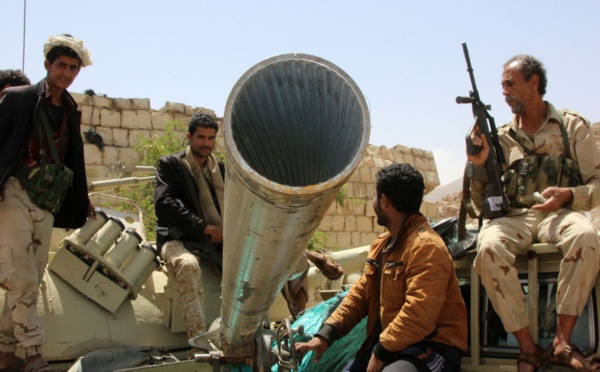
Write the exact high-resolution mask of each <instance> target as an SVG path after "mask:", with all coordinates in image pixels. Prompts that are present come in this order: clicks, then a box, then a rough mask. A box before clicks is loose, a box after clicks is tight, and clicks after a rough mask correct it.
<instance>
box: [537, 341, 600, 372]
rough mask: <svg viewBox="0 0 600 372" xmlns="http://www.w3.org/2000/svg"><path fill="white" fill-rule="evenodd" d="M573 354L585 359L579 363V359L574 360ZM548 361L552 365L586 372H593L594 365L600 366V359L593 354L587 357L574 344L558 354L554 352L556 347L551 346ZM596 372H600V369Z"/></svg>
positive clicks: (568, 345)
mask: <svg viewBox="0 0 600 372" xmlns="http://www.w3.org/2000/svg"><path fill="white" fill-rule="evenodd" d="M573 352H576V353H579V354H580V355H581V356H582V357H583V359H582V360H581V361H578V360H577V359H575V358H573ZM548 360H549V361H550V363H552V364H556V365H559V366H567V367H569V368H573V369H574V370H576V371H584V372H586V371H591V370H592V365H594V364H600V358H598V357H597V356H596V355H594V354H592V355H589V356H587V357H586V356H585V354H584V353H582V352H581V350H579V348H578V347H577V346H575V345H572V344H567V346H565V348H564V349H563V351H562V352H560V353H558V354H556V353H555V352H554V345H552V344H550V345H549V346H548ZM595 371H600V369H596V370H595Z"/></svg>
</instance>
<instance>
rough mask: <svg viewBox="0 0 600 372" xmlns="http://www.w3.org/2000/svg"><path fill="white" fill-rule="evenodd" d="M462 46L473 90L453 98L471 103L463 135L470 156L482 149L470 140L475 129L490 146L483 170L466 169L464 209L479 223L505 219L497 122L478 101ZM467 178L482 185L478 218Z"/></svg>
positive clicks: (467, 54) (459, 101)
mask: <svg viewBox="0 0 600 372" xmlns="http://www.w3.org/2000/svg"><path fill="white" fill-rule="evenodd" d="M462 46H463V52H464V54H465V60H466V61H467V71H468V72H469V77H470V78H471V86H472V88H473V90H472V91H470V92H469V97H461V96H459V97H456V103H459V104H461V103H470V104H471V106H472V108H473V117H474V122H473V126H472V127H471V129H470V130H469V132H468V133H467V136H466V142H467V153H468V154H469V155H473V154H477V153H478V152H479V151H481V149H482V147H481V146H475V145H474V144H473V142H472V141H471V133H472V132H473V131H474V130H475V128H476V127H477V128H478V129H479V133H481V134H482V135H483V136H485V138H486V139H487V143H488V145H489V146H490V154H489V156H488V158H487V160H486V161H485V167H484V169H481V168H479V167H475V165H474V164H473V163H471V162H469V163H468V164H467V167H466V169H465V180H464V181H463V206H464V207H467V206H468V207H469V208H468V211H469V215H470V216H471V217H473V218H479V219H480V222H481V218H488V219H493V218H498V217H502V216H505V215H506V214H507V213H508V211H509V204H508V200H507V199H506V196H505V195H504V191H503V187H502V180H501V178H500V175H501V174H502V164H504V162H505V160H504V154H503V152H502V148H501V147H500V141H499V140H498V131H497V130H496V123H495V122H494V118H493V117H492V116H491V115H490V113H489V112H488V110H491V109H492V108H491V106H489V105H485V104H484V103H483V102H481V99H480V98H479V91H478V90H477V85H476V84H475V76H474V75H473V67H472V66H471V59H470V57H469V50H468V49H467V43H463V44H462ZM467 178H468V179H475V180H478V181H482V182H484V183H485V199H484V201H483V208H482V209H483V210H482V212H481V214H480V215H476V214H475V212H474V210H473V208H472V206H471V201H470V191H469V186H468V182H467ZM466 199H469V200H468V201H467V200H466Z"/></svg>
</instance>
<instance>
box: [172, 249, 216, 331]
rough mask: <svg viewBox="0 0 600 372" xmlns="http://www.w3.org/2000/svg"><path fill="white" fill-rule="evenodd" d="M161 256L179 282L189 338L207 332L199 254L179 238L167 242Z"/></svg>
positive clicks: (178, 289) (178, 287)
mask: <svg viewBox="0 0 600 372" xmlns="http://www.w3.org/2000/svg"><path fill="white" fill-rule="evenodd" d="M161 256H162V258H163V260H165V262H166V263H167V270H169V272H170V273H171V274H172V275H173V276H174V277H175V281H176V282H177V292H179V300H180V301H181V307H182V309H183V320H184V321H185V324H186V325H187V329H188V339H191V338H192V337H195V336H197V335H198V334H199V333H201V332H206V330H207V329H206V317H205V312H204V286H203V285H202V270H201V269H200V265H199V263H198V260H199V258H198V256H196V255H194V254H192V253H190V251H188V250H187V249H186V248H185V247H184V246H183V243H182V242H180V241H179V240H172V241H169V242H167V243H165V245H163V247H162V249H161Z"/></svg>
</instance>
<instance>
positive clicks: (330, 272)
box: [307, 251, 344, 280]
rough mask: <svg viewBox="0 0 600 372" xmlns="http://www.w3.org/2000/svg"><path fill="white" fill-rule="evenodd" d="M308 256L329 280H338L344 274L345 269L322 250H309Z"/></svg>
mask: <svg viewBox="0 0 600 372" xmlns="http://www.w3.org/2000/svg"><path fill="white" fill-rule="evenodd" d="M307 257H308V259H309V260H310V261H311V262H312V263H314V264H315V266H316V267H317V268H318V269H319V270H320V271H321V273H323V275H325V277H326V278H327V279H329V280H336V279H338V278H339V277H340V276H342V275H343V274H344V269H343V268H342V267H341V266H340V265H339V264H338V263H337V262H335V260H334V259H333V258H331V257H328V256H327V255H325V253H323V252H321V251H308V254H307Z"/></svg>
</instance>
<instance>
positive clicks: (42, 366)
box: [23, 356, 60, 372]
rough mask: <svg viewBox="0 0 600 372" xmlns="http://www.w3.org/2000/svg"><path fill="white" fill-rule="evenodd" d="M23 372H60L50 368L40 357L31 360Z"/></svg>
mask: <svg viewBox="0 0 600 372" xmlns="http://www.w3.org/2000/svg"><path fill="white" fill-rule="evenodd" d="M23 372H60V371H59V370H57V369H55V368H52V367H50V365H49V364H48V362H46V361H45V360H44V359H43V358H42V357H41V356H40V357H39V358H36V359H34V360H32V361H31V362H29V363H27V364H26V365H25V368H24V369H23Z"/></svg>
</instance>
